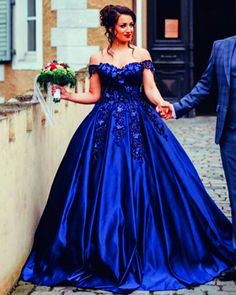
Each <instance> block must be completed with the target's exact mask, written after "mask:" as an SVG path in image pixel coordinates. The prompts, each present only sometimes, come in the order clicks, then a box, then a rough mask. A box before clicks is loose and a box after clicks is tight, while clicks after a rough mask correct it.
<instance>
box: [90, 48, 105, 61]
mask: <svg viewBox="0 0 236 295" xmlns="http://www.w3.org/2000/svg"><path fill="white" fill-rule="evenodd" d="M101 60H102V51H101V50H100V51H98V52H96V53H94V54H92V55H91V56H90V59H89V64H90V65H99V64H100V62H101Z"/></svg>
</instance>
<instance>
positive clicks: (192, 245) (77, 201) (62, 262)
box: [21, 5, 235, 293]
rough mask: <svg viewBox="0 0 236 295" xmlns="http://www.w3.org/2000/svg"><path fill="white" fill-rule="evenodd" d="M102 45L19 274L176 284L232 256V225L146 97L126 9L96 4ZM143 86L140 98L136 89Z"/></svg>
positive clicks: (121, 289) (115, 286) (140, 55)
mask: <svg viewBox="0 0 236 295" xmlns="http://www.w3.org/2000/svg"><path fill="white" fill-rule="evenodd" d="M100 17H101V25H102V26H104V27H105V29H106V33H105V34H106V36H107V37H108V41H109V45H108V47H107V48H106V49H105V50H102V51H100V52H99V53H97V54H95V55H93V56H91V58H90V65H89V72H90V88H89V92H88V93H83V94H73V93H68V92H67V91H66V90H65V89H64V88H63V87H59V86H58V87H59V88H60V89H61V92H62V99H65V100H69V101H72V102H76V103H81V104H95V105H94V108H93V109H92V111H91V112H90V113H89V114H88V116H87V117H86V118H85V120H84V121H83V122H82V123H81V125H80V126H79V127H78V129H77V131H76V132H75V134H74V136H73V138H72V140H71V142H70V144H69V146H68V149H67V151H66V153H65V156H64V158H63V160H62V162H61V164H60V167H59V169H58V171H57V174H56V176H55V179H54V182H53V184H52V188H51V192H50V195H49V199H48V202H47V204H46V207H45V210H44V212H43V215H42V218H41V220H40V223H39V225H38V228H37V231H36V234H35V238H34V244H33V247H32V250H31V253H30V255H29V257H28V259H27V261H26V264H25V266H24V267H23V270H22V274H21V278H22V279H23V280H25V281H31V282H34V283H35V284H38V285H47V286H56V285H72V286H77V287H79V288H89V289H91V288H94V289H103V290H107V291H111V292H117V293H129V292H132V291H134V290H149V291H154V290H176V289H181V288H188V287H193V286H196V285H199V284H203V283H205V282H208V281H211V280H212V279H214V278H216V277H217V276H218V275H219V274H220V273H221V272H222V271H223V270H225V269H227V268H229V267H230V266H232V265H233V264H234V254H235V253H234V250H233V245H232V226H231V223H230V222H229V221H228V219H227V218H226V217H225V216H224V215H223V213H222V212H221V211H220V210H219V209H218V207H217V206H216V205H215V203H214V202H213V201H212V199H211V198H210V196H209V195H208V194H207V192H206V190H205V188H204V186H203V184H202V182H201V180H200V178H199V176H198V174H197V172H196V170H195V168H194V167H193V165H192V163H191V161H190V160H189V158H188V156H187V155H186V153H185V152H184V150H183V148H182V147H181V146H180V144H179V143H178V141H177V140H176V138H175V137H174V135H173V134H172V133H171V131H170V130H169V129H168V127H167V126H166V125H165V123H164V122H163V120H162V119H161V117H160V115H159V114H158V112H157V111H156V109H155V106H161V105H162V102H163V99H162V97H161V95H160V93H159V91H158V89H157V88H156V85H155V82H154V77H153V73H154V66H153V64H152V61H151V57H150V55H149V53H148V51H147V50H145V49H141V48H137V47H136V46H134V45H132V43H131V41H132V38H133V34H134V25H135V20H136V18H135V14H134V12H133V11H132V10H130V9H129V8H127V7H123V6H113V5H109V6H106V7H104V8H103V9H102V10H101V12H100ZM142 85H143V87H144V92H145V97H144V96H143V95H142V94H141V90H140V89H141V86H142Z"/></svg>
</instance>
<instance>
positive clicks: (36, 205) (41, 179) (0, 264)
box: [0, 78, 92, 295]
mask: <svg viewBox="0 0 236 295" xmlns="http://www.w3.org/2000/svg"><path fill="white" fill-rule="evenodd" d="M86 79H88V78H86ZM86 85H88V80H87V83H86V84H85V83H84V82H83V81H82V82H80V83H79V85H78V86H79V89H80V90H81V89H82V88H83V89H84V88H87V86H86ZM85 86H86V87H85ZM91 108H92V106H91V105H81V104H80V105H79V104H73V103H68V102H65V101H62V102H61V103H60V104H56V105H55V114H54V117H55V122H56V124H55V127H46V126H45V116H44V114H43V113H42V111H41V108H40V105H38V104H32V103H29V102H25V103H17V104H15V105H10V104H6V105H4V106H1V107H0V134H1V137H0V150H1V155H0V245H1V251H0V294H1V295H5V294H7V292H8V291H9V290H10V289H11V288H12V286H13V285H14V284H15V282H16V281H17V279H18V276H19V274H20V271H21V268H22V265H23V264H24V262H25V260H26V258H27V256H28V254H29V251H30V248H31V245H32V241H33V236H34V232H35V228H36V226H37V224H38V221H39V218H40V216H41V213H42V210H43V208H44V206H45V203H46V200H47V197H48V193H49V189H50V186H51V183H52V180H53V177H54V175H55V172H56V170H57V168H58V165H59V163H60V161H61V159H62V157H63V155H64V153H65V150H66V148H67V145H68V143H69V140H70V138H71V136H72V135H73V133H74V131H75V130H76V128H77V127H78V125H79V124H80V122H81V121H82V120H83V118H84V117H85V116H86V115H87V113H88V112H89V111H90V110H91Z"/></svg>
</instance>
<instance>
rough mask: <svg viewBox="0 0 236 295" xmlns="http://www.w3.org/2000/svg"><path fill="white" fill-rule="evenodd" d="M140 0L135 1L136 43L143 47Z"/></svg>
mask: <svg viewBox="0 0 236 295" xmlns="http://www.w3.org/2000/svg"><path fill="white" fill-rule="evenodd" d="M142 39H143V38H142V0H137V1H136V45H137V47H143V46H142V45H143V44H142V43H143V42H142Z"/></svg>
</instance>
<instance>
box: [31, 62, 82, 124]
mask: <svg viewBox="0 0 236 295" xmlns="http://www.w3.org/2000/svg"><path fill="white" fill-rule="evenodd" d="M52 84H57V85H60V86H66V85H68V86H70V87H72V86H75V85H76V76H75V72H74V71H73V70H72V69H71V68H70V67H69V66H68V65H67V64H66V63H64V62H59V61H56V60H53V61H52V62H50V63H48V64H47V65H46V66H45V67H44V68H43V69H42V70H41V71H40V73H39V74H38V75H37V76H36V77H35V82H34V96H33V100H37V101H39V102H40V104H41V106H42V109H43V111H44V113H45V115H46V118H47V120H48V121H49V123H50V124H51V125H52V124H53V123H54V122H53V116H52V113H53V102H60V99H61V97H60V89H57V90H56V92H55V93H54V96H53V97H52V95H51V86H52ZM40 87H43V88H44V89H45V91H46V92H47V99H46V100H45V99H44V97H43V95H42V93H41V90H40Z"/></svg>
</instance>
